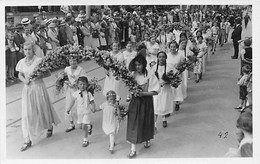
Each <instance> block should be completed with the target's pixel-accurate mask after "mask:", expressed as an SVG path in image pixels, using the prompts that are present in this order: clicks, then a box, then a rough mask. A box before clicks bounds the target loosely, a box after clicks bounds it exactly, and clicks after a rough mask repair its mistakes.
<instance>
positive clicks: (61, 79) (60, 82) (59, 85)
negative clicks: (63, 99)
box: [55, 72, 69, 95]
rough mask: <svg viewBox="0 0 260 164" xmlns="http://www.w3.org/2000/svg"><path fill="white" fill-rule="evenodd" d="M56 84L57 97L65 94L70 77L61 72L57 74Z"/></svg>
mask: <svg viewBox="0 0 260 164" xmlns="http://www.w3.org/2000/svg"><path fill="white" fill-rule="evenodd" d="M56 78H57V79H56V82H55V95H59V94H60V93H63V92H64V84H65V81H68V80H69V78H68V75H67V74H66V73H65V72H61V73H59V74H56Z"/></svg>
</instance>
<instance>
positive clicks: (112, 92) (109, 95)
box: [106, 91, 116, 97]
mask: <svg viewBox="0 0 260 164" xmlns="http://www.w3.org/2000/svg"><path fill="white" fill-rule="evenodd" d="M111 96H116V93H115V92H114V91H108V92H107V94H106V97H111Z"/></svg>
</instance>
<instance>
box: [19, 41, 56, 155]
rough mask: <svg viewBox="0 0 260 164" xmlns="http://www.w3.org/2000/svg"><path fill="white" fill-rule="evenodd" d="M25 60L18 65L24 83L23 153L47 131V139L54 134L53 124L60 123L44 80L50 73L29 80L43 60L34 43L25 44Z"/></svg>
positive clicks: (20, 77)
mask: <svg viewBox="0 0 260 164" xmlns="http://www.w3.org/2000/svg"><path fill="white" fill-rule="evenodd" d="M24 54H25V56H26V57H25V58H23V59H21V60H20V61H19V62H18V63H17V65H16V71H18V72H19V75H18V77H19V79H20V80H21V81H22V82H23V83H24V87H23V91H22V121H21V122H22V131H23V137H24V139H25V143H24V145H23V146H22V148H21V151H25V150H27V149H28V148H29V147H30V146H31V145H32V141H33V140H34V139H35V138H36V137H39V135H40V134H42V132H43V131H44V130H46V129H48V131H47V137H51V136H52V134H53V126H52V125H53V124H55V125H57V124H58V123H59V122H60V119H59V118H58V115H57V114H56V112H55V111H54V108H53V106H52V104H51V101H50V98H49V95H48V92H47V89H46V86H45V84H44V82H43V80H42V78H44V77H47V76H50V72H48V73H46V74H44V75H41V76H39V77H36V78H35V79H33V80H29V75H30V74H31V73H32V72H33V70H34V68H35V67H37V65H38V64H39V63H40V61H41V58H39V57H37V56H36V55H35V48H34V44H33V43H31V42H30V43H24Z"/></svg>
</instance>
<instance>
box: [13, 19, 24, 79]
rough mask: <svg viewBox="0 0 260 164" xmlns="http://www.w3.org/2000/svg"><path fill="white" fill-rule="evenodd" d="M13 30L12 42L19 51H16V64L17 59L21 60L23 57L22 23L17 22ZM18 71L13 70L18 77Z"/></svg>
mask: <svg viewBox="0 0 260 164" xmlns="http://www.w3.org/2000/svg"><path fill="white" fill-rule="evenodd" d="M15 29H16V30H15V32H14V43H15V44H16V45H17V46H18V48H19V51H17V52H16V57H17V58H16V59H17V60H16V64H17V63H18V61H19V60H21V59H22V58H23V57H24V54H23V44H24V42H25V40H24V38H23V25H22V24H17V25H16V27H15ZM18 73H19V72H18V71H15V72H14V75H15V77H18Z"/></svg>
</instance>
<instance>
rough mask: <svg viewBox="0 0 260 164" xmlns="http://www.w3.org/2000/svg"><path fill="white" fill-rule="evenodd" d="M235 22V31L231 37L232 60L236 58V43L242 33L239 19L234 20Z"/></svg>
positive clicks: (237, 44)
mask: <svg viewBox="0 0 260 164" xmlns="http://www.w3.org/2000/svg"><path fill="white" fill-rule="evenodd" d="M235 22H236V25H235V29H234V31H233V32H232V35H231V39H233V46H234V56H231V58H232V59H237V58H238V51H239V43H238V41H239V40H241V33H242V26H241V18H236V20H235Z"/></svg>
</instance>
